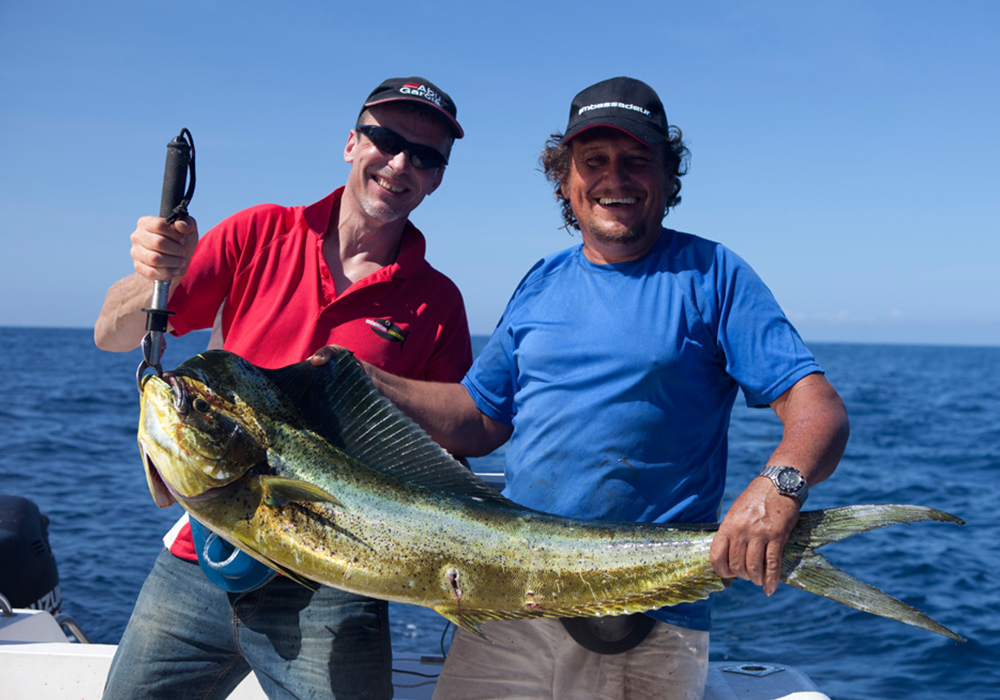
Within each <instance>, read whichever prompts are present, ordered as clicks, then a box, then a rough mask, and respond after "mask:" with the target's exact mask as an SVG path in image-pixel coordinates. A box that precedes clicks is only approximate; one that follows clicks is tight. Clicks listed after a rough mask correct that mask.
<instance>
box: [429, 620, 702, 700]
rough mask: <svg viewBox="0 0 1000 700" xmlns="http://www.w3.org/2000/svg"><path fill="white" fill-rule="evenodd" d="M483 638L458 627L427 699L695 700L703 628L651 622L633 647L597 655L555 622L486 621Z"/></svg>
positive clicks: (697, 697) (698, 695) (699, 681)
mask: <svg viewBox="0 0 1000 700" xmlns="http://www.w3.org/2000/svg"><path fill="white" fill-rule="evenodd" d="M482 630H483V633H484V634H485V635H486V636H487V637H489V638H490V640H489V641H487V640H485V639H481V638H479V637H476V636H475V635H472V634H469V633H468V632H466V631H464V630H458V632H457V633H456V634H455V639H454V641H453V642H452V645H451V651H449V653H448V659H447V660H446V661H445V664H444V669H443V670H442V672H441V676H440V678H439V679H438V683H437V689H436V690H435V691H434V700H492V699H499V698H508V699H510V700H529V699H530V700H540V699H543V698H544V699H546V700H547V699H549V698H551V699H552V700H647V699H648V700H653V699H654V698H655V699H656V700H662V699H663V698H669V699H670V700H701V697H702V695H703V694H704V692H705V679H706V677H707V675H708V638H709V633H708V632H704V631H701V630H690V629H685V628H683V627H675V626H673V625H668V624H666V623H663V622H657V623H656V626H655V627H653V630H652V631H651V632H650V633H649V636H648V637H647V638H646V639H645V640H644V641H643V642H642V643H641V644H639V645H638V646H637V647H635V648H634V649H631V650H630V651H626V652H624V653H621V654H597V653H594V652H592V651H588V650H586V649H584V648H583V647H581V646H580V645H579V644H577V643H576V642H575V641H574V640H573V638H572V637H570V636H569V634H568V633H567V632H566V628H564V627H563V626H562V623H560V622H559V620H553V619H539V620H513V621H500V622H487V623H485V624H483V626H482Z"/></svg>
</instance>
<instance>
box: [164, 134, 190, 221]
mask: <svg viewBox="0 0 1000 700" xmlns="http://www.w3.org/2000/svg"><path fill="white" fill-rule="evenodd" d="M188 172H190V173H191V179H190V182H188V178H187V175H188ZM186 182H187V183H188V186H187V191H185V189H184V185H185V183H186ZM194 183H195V172H194V138H193V137H192V136H191V132H190V131H188V130H187V129H181V133H180V134H179V135H178V136H176V137H175V138H174V140H173V141H171V142H170V143H168V144H167V162H166V165H164V167H163V193H162V195H161V196H160V216H162V217H163V218H164V219H166V220H167V221H169V222H170V223H173V222H175V221H176V220H177V219H180V218H183V217H184V216H186V215H187V206H188V204H190V203H191V197H192V196H193V195H194Z"/></svg>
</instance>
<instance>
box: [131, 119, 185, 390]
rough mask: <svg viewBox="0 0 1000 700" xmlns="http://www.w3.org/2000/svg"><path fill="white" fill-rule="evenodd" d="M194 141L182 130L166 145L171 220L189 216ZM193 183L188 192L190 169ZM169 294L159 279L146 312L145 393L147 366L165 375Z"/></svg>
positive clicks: (164, 208)
mask: <svg viewBox="0 0 1000 700" xmlns="http://www.w3.org/2000/svg"><path fill="white" fill-rule="evenodd" d="M193 161H194V140H193V139H191V132H189V131H188V130H187V129H183V130H182V131H181V133H180V134H179V135H178V136H176V137H175V138H174V139H173V140H172V141H171V142H170V143H168V144H167V160H166V164H165V165H164V168H163V191H162V193H161V196H160V216H162V217H163V218H165V219H166V220H167V221H169V222H170V223H173V222H174V221H176V220H177V219H179V218H181V217H183V216H186V215H187V203H188V202H189V201H190V199H191V195H192V194H193V193H194V163H193ZM189 170H190V171H191V184H190V187H189V188H188V190H187V193H185V185H186V183H187V174H188V171H189ZM169 295H170V280H157V281H156V282H155V284H154V286H153V298H152V301H151V303H150V306H149V308H148V309H143V311H145V312H146V335H145V337H144V338H143V339H142V355H143V360H142V363H141V364H140V365H139V370H138V373H137V374H136V385H137V387H138V389H139V392H140V393H142V374H143V372H144V371H145V370H146V368H147V367H152V368H153V369H155V370H156V373H157V375H162V374H163V368H162V367H161V365H160V357H161V355H162V352H163V334H164V333H165V332H166V330H167V319H168V318H169V317H170V312H169V311H167V298H168V296H169Z"/></svg>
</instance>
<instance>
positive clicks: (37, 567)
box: [0, 494, 62, 615]
mask: <svg viewBox="0 0 1000 700" xmlns="http://www.w3.org/2000/svg"><path fill="white" fill-rule="evenodd" d="M0 593H3V595H4V596H5V597H6V598H7V600H8V601H10V604H11V606H12V607H15V608H32V609H34V610H45V611H48V612H50V613H52V614H53V615H55V614H56V613H58V612H59V610H60V608H61V607H62V591H61V590H60V588H59V571H58V569H57V568H56V558H55V557H54V556H53V555H52V549H51V548H50V547H49V519H48V518H47V517H46V516H45V515H44V514H42V513H41V512H40V511H39V510H38V506H37V505H35V504H34V503H33V502H32V501H29V500H28V499H27V498H22V497H20V496H9V495H6V494H0Z"/></svg>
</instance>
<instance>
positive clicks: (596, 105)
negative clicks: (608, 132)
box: [562, 77, 669, 146]
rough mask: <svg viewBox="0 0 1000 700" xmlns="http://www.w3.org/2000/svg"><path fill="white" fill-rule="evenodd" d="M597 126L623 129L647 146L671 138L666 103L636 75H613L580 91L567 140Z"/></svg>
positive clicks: (571, 111) (570, 109)
mask: <svg viewBox="0 0 1000 700" xmlns="http://www.w3.org/2000/svg"><path fill="white" fill-rule="evenodd" d="M595 126H610V127H612V128H614V129H620V130H621V131H624V132H626V133H627V134H629V135H630V136H632V137H633V138H635V139H638V140H639V141H641V142H642V143H644V144H646V145H647V146H656V145H659V144H661V143H663V142H664V141H666V140H667V134H668V131H669V127H668V126H667V115H666V114H665V113H664V111H663V103H662V102H660V98H659V96H658V95H657V94H656V91H655V90H653V88H651V87H649V86H648V85H646V83H644V82H642V81H641V80H636V79H635V78H624V77H622V78H610V79H609V80H602V81H601V82H599V83H597V84H595V85H591V86H590V87H589V88H587V89H585V90H583V91H582V92H579V93H577V96H576V97H574V98H573V104H572V105H570V108H569V124H568V125H567V126H566V131H565V132H564V134H563V139H562V140H563V143H566V142H567V141H569V140H570V139H571V138H573V137H574V136H577V135H579V134H580V133H581V132H583V131H586V130H587V129H592V128H594V127H595Z"/></svg>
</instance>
